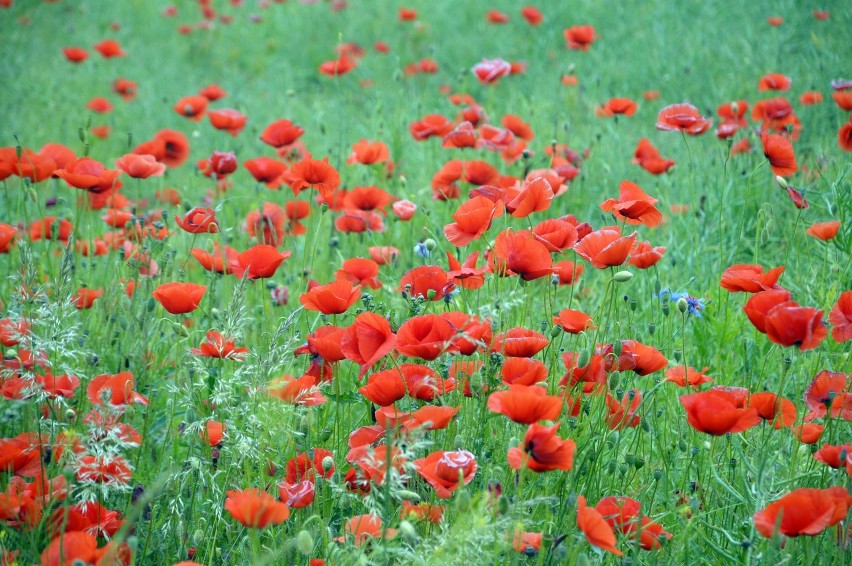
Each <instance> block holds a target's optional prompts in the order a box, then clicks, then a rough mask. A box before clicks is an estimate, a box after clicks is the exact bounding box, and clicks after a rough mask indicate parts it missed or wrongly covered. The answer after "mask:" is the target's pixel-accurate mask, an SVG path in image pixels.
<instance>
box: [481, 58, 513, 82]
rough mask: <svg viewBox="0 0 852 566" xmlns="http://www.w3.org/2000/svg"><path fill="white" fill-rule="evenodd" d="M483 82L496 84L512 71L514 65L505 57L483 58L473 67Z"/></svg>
mask: <svg viewBox="0 0 852 566" xmlns="http://www.w3.org/2000/svg"><path fill="white" fill-rule="evenodd" d="M471 72H473V74H474V76H476V78H477V79H479V82H481V83H482V84H494V83H496V82H497V81H499V80H500V79H501V78H503V77H507V76H509V74H510V73H511V72H512V65H510V64H509V62H508V61H504V60H503V59H483V60H482V61H480V62H479V63H477V64H476V65H474V66H473V68H472V69H471Z"/></svg>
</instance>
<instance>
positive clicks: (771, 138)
mask: <svg viewBox="0 0 852 566" xmlns="http://www.w3.org/2000/svg"><path fill="white" fill-rule="evenodd" d="M760 141H761V142H762V143H763V155H764V156H765V157H766V159H768V160H769V166H770V167H771V168H772V172H773V173H774V174H776V175H780V176H782V177H786V176H788V175H792V174H793V173H795V172H796V171H798V170H799V165H798V164H797V163H796V153H795V152H794V151H793V144H791V143H790V140H788V139H787V138H785V137H784V136H779V135H775V134H769V133H766V132H764V133H763V134H761V136H760Z"/></svg>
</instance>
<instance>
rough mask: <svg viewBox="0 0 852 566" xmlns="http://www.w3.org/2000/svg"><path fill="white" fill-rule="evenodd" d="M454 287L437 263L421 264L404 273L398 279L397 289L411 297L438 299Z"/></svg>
mask: <svg viewBox="0 0 852 566" xmlns="http://www.w3.org/2000/svg"><path fill="white" fill-rule="evenodd" d="M454 287H455V283H453V281H452V279H450V278H449V277H448V275H447V272H445V271H444V270H443V269H441V268H440V267H438V266H437V265H421V266H420V267H415V268H414V269H412V270H410V271H408V272H406V273H405V275H403V276H402V278H400V280H399V290H400V291H402V292H403V293H406V294H409V295H410V296H411V297H414V298H417V297H420V298H423V299H428V300H431V301H440V300H441V299H443V298H444V296H445V295H446V294H447V293H449V292H451V291H452V290H453V288H454Z"/></svg>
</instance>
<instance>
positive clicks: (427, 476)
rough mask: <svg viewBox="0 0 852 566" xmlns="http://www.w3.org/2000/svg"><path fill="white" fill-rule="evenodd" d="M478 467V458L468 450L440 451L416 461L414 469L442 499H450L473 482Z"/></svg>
mask: <svg viewBox="0 0 852 566" xmlns="http://www.w3.org/2000/svg"><path fill="white" fill-rule="evenodd" d="M476 467H477V466H476V458H475V457H474V456H473V454H471V453H470V452H468V451H467V450H457V451H455V452H445V451H443V450H439V451H437V452H433V453H432V454H429V455H428V456H426V457H425V458H420V459H418V460H415V461H414V469H415V470H417V473H418V474H420V476H421V477H422V478H423V479H424V480H426V481H427V482H428V483H429V485H431V486H432V487H433V488H434V489H435V495H437V496H438V497H439V498H441V499H447V498H449V497H450V496H451V495H452V494H453V492H454V491H455V490H457V489H458V488H459V487H461V486H462V485H467V484H469V483H470V482H471V481H473V478H474V476H475V475H476Z"/></svg>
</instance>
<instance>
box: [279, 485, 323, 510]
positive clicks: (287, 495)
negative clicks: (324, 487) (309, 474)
mask: <svg viewBox="0 0 852 566" xmlns="http://www.w3.org/2000/svg"><path fill="white" fill-rule="evenodd" d="M315 495H316V489H315V487H314V482H312V481H309V480H304V481H300V482H298V483H288V482H286V481H281V482H279V483H278V497H279V498H280V499H281V501H282V502H283V503H284V504H285V505H286V506H287V507H290V508H291V509H301V508H303V507H307V506H308V505H310V504H311V503H313V502H314V497H315Z"/></svg>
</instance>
